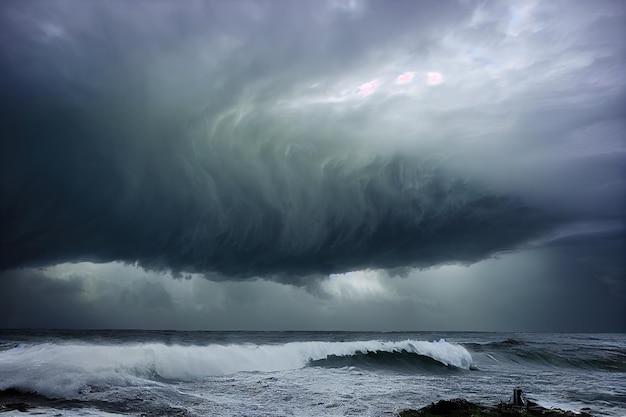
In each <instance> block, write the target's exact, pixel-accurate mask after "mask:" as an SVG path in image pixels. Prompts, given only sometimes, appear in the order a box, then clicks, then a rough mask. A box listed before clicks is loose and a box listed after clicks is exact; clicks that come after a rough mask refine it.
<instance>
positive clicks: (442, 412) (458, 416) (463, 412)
mask: <svg viewBox="0 0 626 417" xmlns="http://www.w3.org/2000/svg"><path fill="white" fill-rule="evenodd" d="M515 416H524V417H535V416H537V417H539V416H541V417H591V414H589V413H588V412H586V411H584V412H580V413H574V412H572V411H564V410H560V409H557V408H544V407H541V406H540V405H538V404H536V403H533V402H532V401H527V405H526V406H524V407H519V406H515V405H513V404H507V403H500V404H497V405H495V406H491V407H489V406H484V405H480V404H476V403H472V402H470V401H467V400H464V399H462V398H456V399H453V400H441V401H438V402H436V403H432V404H430V405H427V406H426V407H423V408H421V409H419V410H403V411H401V412H400V417H515Z"/></svg>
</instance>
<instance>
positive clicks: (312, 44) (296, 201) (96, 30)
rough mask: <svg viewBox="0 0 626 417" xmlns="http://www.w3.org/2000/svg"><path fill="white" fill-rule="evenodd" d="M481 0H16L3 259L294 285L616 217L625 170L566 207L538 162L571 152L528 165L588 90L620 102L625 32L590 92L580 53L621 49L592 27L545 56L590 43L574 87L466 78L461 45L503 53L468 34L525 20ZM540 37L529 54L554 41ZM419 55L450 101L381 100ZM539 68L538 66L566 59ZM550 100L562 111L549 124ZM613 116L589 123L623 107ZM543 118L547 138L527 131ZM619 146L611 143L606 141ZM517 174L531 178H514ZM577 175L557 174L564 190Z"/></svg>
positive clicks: (442, 97)
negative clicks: (590, 37)
mask: <svg viewBox="0 0 626 417" xmlns="http://www.w3.org/2000/svg"><path fill="white" fill-rule="evenodd" d="M603 7H605V8H607V9H617V10H621V8H620V7H618V6H615V5H611V4H610V3H607V4H606V5H604V6H603ZM480 10H482V6H479V5H478V4H473V3H471V2H461V3H443V4H442V3H440V2H435V3H432V4H430V3H425V2H398V3H395V4H394V7H387V6H386V5H385V4H384V3H383V2H371V3H369V2H363V3H361V2H329V3H317V2H315V3H313V2H312V3H300V2H298V3H296V2H284V3H283V2H228V3H226V2H192V3H188V4H187V5H186V6H185V7H184V8H183V7H179V6H177V5H175V3H173V2H145V3H143V2H137V3H132V4H129V3H127V2H119V3H118V2H107V3H96V2H93V3H91V2H55V3H51V2H35V1H33V2H30V1H28V2H6V3H3V5H2V13H1V17H0V19H1V23H2V29H0V48H1V54H0V63H1V66H0V68H1V69H0V83H1V87H2V91H3V93H2V94H3V96H2V100H1V102H0V110H1V111H2V114H3V118H2V122H1V123H2V130H3V132H2V142H1V145H0V146H1V149H0V151H1V152H0V173H1V175H2V181H1V188H0V201H1V202H0V227H1V228H2V237H1V242H0V245H1V251H0V267H1V268H3V269H7V268H14V267H20V266H33V265H48V264H54V263H59V262H66V261H79V260H90V261H97V262H107V261H124V262H128V263H135V262H137V263H139V264H140V265H142V266H145V267H148V268H152V269H171V270H174V271H198V272H207V273H208V272H217V273H219V274H222V275H226V276H229V277H240V278H243V277H250V276H258V275H264V276H276V277H281V279H286V280H289V281H291V282H293V281H294V280H296V279H297V278H296V277H302V276H305V275H309V274H324V273H330V272H340V271H347V270H354V269H361V268H367V267H374V268H391V267H399V266H420V267H421V266H430V265H434V264H439V263H448V262H475V261H478V260H480V259H483V258H485V257H487V256H489V255H491V254H493V253H495V252H500V251H505V250H509V249H513V248H515V247H517V246H519V245H520V244H523V243H525V242H527V241H528V240H529V239H532V238H535V237H537V236H539V235H541V234H542V233H544V232H547V231H550V230H551V229H552V228H553V227H554V226H556V225H558V224H559V223H561V222H567V221H570V220H573V219H572V217H573V216H574V215H579V214H580V213H581V212H584V214H585V215H586V216H588V217H592V218H593V217H598V216H606V215H611V216H613V217H615V216H616V215H617V214H616V212H617V210H615V209H612V210H608V209H607V210H605V211H606V212H608V213H609V214H606V213H605V211H599V210H597V208H598V207H603V209H604V208H606V207H607V204H608V205H610V206H611V207H615V205H616V204H618V203H615V201H616V200H619V193H617V192H616V191H614V190H615V187H616V185H615V184H616V181H617V182H618V183H620V182H621V183H622V184H623V175H622V174H621V173H619V172H618V173H617V174H616V173H615V172H614V171H611V172H610V173H609V174H607V175H601V176H600V178H599V180H597V181H592V183H591V186H590V187H589V189H597V186H598V185H599V182H602V183H610V184H612V185H611V186H610V187H614V188H610V187H609V189H610V190H613V191H610V192H606V193H604V194H602V193H599V198H597V199H596V200H594V201H595V203H594V204H591V203H588V202H589V201H590V200H589V199H585V203H584V204H586V205H588V206H590V208H588V209H586V210H582V209H581V210H575V209H574V210H569V212H568V213H567V214H564V210H563V209H562V207H560V206H559V204H556V203H554V200H555V199H554V198H548V197H546V198H544V197H543V196H544V195H545V194H550V195H551V193H550V192H549V191H550V188H549V187H548V186H547V185H546V186H545V187H544V186H542V185H541V184H539V183H537V175H538V174H535V175H534V176H533V175H532V174H533V173H536V172H539V173H541V172H545V169H546V167H550V166H554V163H555V162H559V163H563V164H565V166H566V167H567V169H570V168H571V167H572V165H569V164H568V163H567V162H563V161H565V159H561V158H560V157H559V158H558V161H555V160H550V159H548V160H546V161H545V162H541V163H540V166H536V165H533V164H532V163H531V162H529V161H535V160H536V159H533V155H532V154H533V152H537V153H540V152H542V151H543V152H546V150H548V154H549V155H555V154H558V152H555V151H554V150H552V151H550V150H549V149H550V148H546V146H547V145H545V143H544V142H543V141H541V140H539V138H542V137H544V138H545V137H550V136H551V135H554V129H555V126H557V127H558V130H559V131H561V132H567V133H572V132H575V131H576V129H579V128H581V126H580V120H579V119H576V123H572V120H571V119H572V117H571V114H580V113H581V112H584V111H585V108H586V105H585V104H584V103H586V102H593V100H591V101H588V100H590V99H591V98H593V99H594V100H601V101H602V100H605V99H606V100H613V102H615V103H623V97H624V88H623V82H622V81H623V80H621V79H619V78H615V77H616V75H615V74H613V73H612V72H611V71H612V68H613V67H614V66H615V65H618V64H620V63H621V62H623V55H624V51H623V47H621V48H617V50H615V51H614V50H612V49H611V48H612V46H611V44H609V46H608V47H607V48H608V50H609V52H611V53H605V55H608V57H606V59H607V60H609V61H610V59H611V58H612V59H613V60H614V61H615V62H612V61H610V62H609V61H607V62H608V64H607V65H608V67H606V68H599V69H597V73H598V74H600V75H602V76H605V77H607V78H606V79H603V80H601V81H602V82H605V84H607V85H603V84H602V82H599V84H598V83H596V84H598V85H596V86H595V87H593V88H591V87H590V86H589V85H587V84H585V83H582V84H578V85H579V86H580V90H579V91H577V92H576V94H573V93H572V94H570V93H563V91H565V90H564V86H565V85H566V84H567V85H570V84H569V83H571V82H572V80H581V79H584V75H585V74H586V73H587V72H588V71H589V70H590V69H591V67H592V66H593V62H592V63H589V62H588V59H587V61H585V59H584V58H585V57H586V56H587V55H588V54H589V53H590V52H591V51H593V50H594V48H596V47H597V45H598V44H599V43H603V42H604V43H605V38H604V35H603V34H602V33H601V32H602V29H601V28H597V27H595V26H594V32H593V33H594V36H596V37H598V38H599V40H597V41H596V42H592V41H588V43H586V44H582V45H577V44H576V45H570V44H568V45H560V44H558V45H560V46H562V47H563V49H562V50H550V49H549V48H553V47H554V46H550V47H549V48H548V50H546V51H544V50H543V49H541V51H543V53H542V54H538V57H539V58H546V59H549V58H550V57H552V56H553V55H554V54H557V53H560V54H565V53H566V52H568V51H570V50H571V51H574V52H577V54H574V59H573V60H572V68H573V69H572V70H571V71H570V72H567V73H566V74H565V75H566V76H567V77H570V78H569V79H567V80H566V81H562V80H561V81H559V80H552V79H546V77H547V76H546V75H545V74H544V75H542V76H540V77H537V79H538V80H537V79H535V78H530V79H529V78H528V76H526V72H523V71H519V70H517V69H515V68H514V70H512V74H513V75H512V76H511V78H510V79H508V80H507V81H510V82H514V84H512V85H510V86H509V85H508V84H507V83H503V82H501V81H499V82H500V84H495V81H494V80H493V79H491V80H490V81H489V83H491V84H486V85H483V84H482V83H486V82H487V81H485V80H486V77H485V76H483V75H481V76H474V75H473V74H472V73H471V72H470V73H468V72H465V71H457V74H458V75H457V80H456V81H455V79H454V75H453V74H454V71H453V70H452V69H453V68H455V67H454V65H456V64H455V63H454V62H448V61H449V60H448V58H447V57H448V56H449V55H454V54H455V53H457V52H458V51H457V50H456V49H455V48H460V49H461V50H463V51H465V52H464V53H466V54H468V56H470V57H471V59H476V60H484V59H485V58H484V57H482V55H481V54H483V52H481V50H480V48H474V49H471V50H469V49H468V46H467V45H465V44H463V39H471V36H474V37H476V38H477V39H479V38H485V37H487V38H488V37H489V36H492V37H500V38H502V39H505V38H506V39H508V38H507V36H508V37H514V36H515V32H516V31H521V30H523V29H524V28H525V26H524V24H526V23H524V22H525V20H524V19H525V17H524V16H523V15H522V14H520V16H517V15H515V13H517V12H516V11H513V13H512V14H511V12H510V11H509V10H508V9H506V8H502V7H499V6H498V7H496V6H494V9H493V10H491V11H490V12H491V13H493V14H496V15H499V16H501V17H502V19H503V21H504V20H506V19H511V22H512V23H511V24H510V25H509V26H510V27H506V28H503V27H500V26H499V25H498V24H496V23H493V22H490V21H489V19H487V20H485V19H483V18H481V17H480V13H479V12H480ZM548 11H549V10H548ZM511 16H512V17H511ZM551 16H552V15H550V17H551ZM514 18H515V19H514ZM594 19H595V20H594V23H595V22H597V21H598V20H602V19H604V20H606V21H608V22H613V18H611V17H606V16H604V15H603V14H600V15H598V16H596V17H595V18H594ZM565 20H567V19H565ZM570 20H572V19H570ZM568 21H569V20H568ZM572 21H574V22H575V21H576V19H573V20H572ZM520 22H521V23H520ZM607 26H610V25H609V24H607ZM583 27H584V28H586V26H584V25H583ZM557 29H558V27H557ZM459 30H460V31H462V33H461V34H460V35H459V36H456V35H457V34H456V32H457V31H459ZM555 30H556V29H555ZM509 32H510V33H509ZM557 32H558V30H557ZM532 33H533V34H532V35H531V36H529V37H528V39H529V40H528V45H525V46H528V47H530V48H532V47H534V46H535V45H539V46H541V47H542V48H543V47H544V46H543V44H544V43H545V42H543V41H544V40H545V39H543V38H541V36H540V35H538V34H536V33H535V32H532ZM559 33H560V32H559ZM551 34H552V33H548V35H551ZM461 35H463V36H461ZM465 35H467V37H465ZM511 42H512V41H511ZM539 46H537V47H538V48H539ZM614 49H615V48H614ZM467 51H469V52H467ZM500 53H501V54H502V56H499V55H498V54H500ZM544 55H545V57H544ZM407 56H408V57H409V58H410V59H409V58H406V57H407ZM422 58H423V60H424V61H428V62H429V63H430V65H435V64H437V65H440V66H442V67H446V68H448V67H449V68H451V70H450V71H449V72H446V73H445V74H444V76H445V77H446V80H445V82H446V84H443V85H442V86H441V88H440V89H439V93H435V92H431V91H430V90H429V91H426V90H424V93H423V95H424V96H425V97H426V98H427V99H428V100H427V102H426V103H423V102H421V101H420V100H417V99H411V98H407V97H404V96H402V95H398V94H395V93H393V91H395V90H393V91H392V89H393V88H400V87H397V86H396V85H395V84H394V82H393V78H391V79H389V80H387V81H386V84H385V85H386V86H388V87H389V91H388V92H387V93H385V94H383V93H377V92H373V91H372V93H373V94H372V95H371V97H370V96H369V95H370V91H369V90H367V89H365V90H363V89H362V86H363V85H366V86H367V85H370V86H374V87H372V88H378V87H375V86H378V83H380V82H379V81H378V78H377V77H379V75H378V74H379V73H380V72H381V71H382V72H384V71H387V69H384V68H383V69H381V68H379V67H380V64H381V62H387V63H390V65H391V63H393V65H392V66H393V71H395V72H392V73H393V74H394V76H395V75H397V73H398V71H397V70H396V68H402V66H404V67H407V66H408V67H409V68H408V69H409V70H410V69H412V67H411V65H413V64H414V62H417V61H419V60H420V59H422ZM492 58H495V60H496V61H494V62H492V63H488V62H487V63H485V64H484V65H485V71H486V73H487V72H488V71H492V72H493V71H495V72H497V71H504V70H502V69H501V68H500V66H501V65H502V62H504V61H506V59H508V58H509V56H508V55H507V47H506V45H504V46H503V47H502V50H498V51H497V54H496V55H495V56H493V57H492ZM591 58H592V59H593V58H594V57H593V56H592V57H591ZM464 59H465V58H464ZM467 59H470V58H467ZM516 59H517V58H516ZM498 60H502V62H498ZM528 61H529V62H530V63H533V64H534V65H535V66H536V67H535V70H536V71H537V73H540V72H541V70H542V69H543V70H544V73H549V71H547V70H555V71H556V70H557V69H558V66H556V67H554V68H552V67H550V66H549V64H545V62H544V67H542V64H541V63H542V62H543V61H539V62H533V61H534V58H531V59H529V60H528ZM481 62H482V61H481ZM529 62H520V63H517V62H513V63H512V64H511V65H518V66H520V67H521V66H523V65H530V64H529ZM564 62H569V61H564ZM473 65H475V64H472V65H470V67H471V66H473ZM537 66H538V67H537ZM546 66H548V67H546ZM506 68H508V67H506ZM428 69H432V68H425V70H428ZM593 69H594V70H595V69H596V68H595V67H593ZM390 71H391V70H390ZM507 71H508V70H507ZM507 74H508V72H507ZM461 76H466V77H469V78H468V79H467V80H463V79H459V78H458V77H461ZM448 78H449V79H448ZM370 80H373V81H372V83H371V84H366V82H367V81H370ZM455 83H457V84H455ZM319 85H321V86H324V88H325V90H324V92H323V93H317V91H318V89H319V88H320V87H319ZM455 86H456V87H455ZM503 86H504V87H503ZM546 86H550V87H549V88H547V89H546ZM366 88H369V87H366ZM385 88H387V87H385ZM500 88H504V89H505V90H502V91H500V90H498V89H500ZM509 88H510V91H511V92H510V94H509V92H508V89H509ZM494 90H497V91H495V92H494ZM518 90H519V91H518ZM483 91H484V97H482V96H481V95H480V94H477V92H483ZM520 91H521V92H520ZM503 92H505V93H507V94H505V95H504V96H503V98H502V97H491V96H490V95H491V94H496V95H498V94H500V95H502V93H503ZM392 93H393V94H392ZM376 94H378V95H376ZM394 94H395V95H394ZM420 94H422V93H420ZM533 94H535V95H537V96H533ZM537 97H539V99H537ZM546 108H548V109H549V108H556V109H557V110H559V111H558V112H557V113H555V116H543V115H542V114H541V112H542V111H545V110H546ZM605 110H606V111H596V112H595V113H592V114H590V115H589V117H588V119H587V120H585V122H584V123H583V126H582V127H587V126H597V125H598V124H602V123H604V122H606V121H607V120H609V121H610V122H614V121H615V120H621V118H622V116H623V113H622V112H620V111H617V110H615V108H612V109H610V110H607V109H605ZM507 112H508V114H510V115H513V116H515V120H513V121H512V122H509V121H508V120H507V117H509V116H508V115H507ZM537 113H540V114H537ZM535 115H536V116H537V117H535V120H534V121H533V126H535V128H534V129H535V130H534V131H530V133H529V130H528V129H519V128H517V127H516V126H517V124H516V123H519V121H520V120H525V118H529V117H532V116H535ZM485 126H487V128H485ZM492 129H495V130H492ZM619 129H622V127H618V130H619ZM531 130H532V129H531ZM620 131H623V130H620ZM526 135H528V136H529V137H528V138H526V137H525V136H526ZM477 138H478V139H479V140H478V142H476V140H477ZM495 139H497V140H498V143H494V140H495ZM531 139H532V140H531ZM527 140H528V143H530V145H528V146H527V145H525V143H527ZM568 145H569V143H567V142H565V139H564V138H562V139H559V141H557V142H556V143H553V144H552V145H551V146H554V147H555V148H556V149H558V150H560V149H561V148H560V147H559V146H563V147H565V148H567V147H568ZM606 146H607V149H609V150H611V151H613V150H614V149H613V146H614V142H611V138H610V137H609V139H607V142H606ZM494 149H495V151H494ZM494 153H496V154H497V155H496V156H495V157H494V155H493V154H494ZM583 153H584V152H583ZM566 159H567V160H570V159H571V158H569V157H568V158H566ZM616 159H617V160H618V162H617V163H616V164H615V166H623V165H620V164H621V163H623V160H624V158H623V155H620V156H618V157H616ZM509 160H513V162H509ZM594 167H595V165H594ZM509 169H511V171H509ZM567 169H564V170H563V172H568V171H567ZM516 170H517V173H518V174H519V176H521V177H526V174H529V175H528V177H527V178H528V179H527V180H521V181H520V180H519V179H517V178H516V179H512V178H508V175H507V174H508V173H509V172H515V171H516ZM581 175H583V176H584V174H581ZM529 184H536V188H537V189H538V191H537V192H535V191H534V188H533V187H529ZM571 185H572V183H571V182H569V180H568V178H566V176H563V175H560V176H559V177H558V178H557V179H556V180H555V181H554V184H551V185H550V187H552V188H554V189H559V190H562V189H563V187H565V188H566V189H571V188H570V187H571ZM604 189H605V188H604ZM581 192H583V193H584V192H585V189H582V191H581ZM565 194H566V196H567V197H571V196H572V195H573V194H572V193H571V192H566V193H565ZM616 195H617V197H616ZM586 196H587V195H585V196H584V197H586ZM558 200H559V201H562V199H560V198H559V199H558ZM572 200H575V201H574V203H573V206H574V208H576V207H578V206H579V205H580V206H582V205H584V204H583V203H582V202H580V203H579V201H580V200H582V199H581V198H578V199H576V198H573V199H572ZM528 201H532V202H533V205H532V206H531V205H529V204H528ZM607 202H608V203H607ZM620 204H621V203H620ZM568 208H570V209H571V208H572V205H570V206H569V207H568ZM572 213H573V214H572Z"/></svg>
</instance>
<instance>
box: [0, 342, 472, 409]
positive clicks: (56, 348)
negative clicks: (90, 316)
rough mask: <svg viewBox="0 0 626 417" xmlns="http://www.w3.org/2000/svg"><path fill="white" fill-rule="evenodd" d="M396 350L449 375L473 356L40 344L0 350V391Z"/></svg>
mask: <svg viewBox="0 0 626 417" xmlns="http://www.w3.org/2000/svg"><path fill="white" fill-rule="evenodd" d="M401 351H407V352H411V353H415V354H418V355H423V356H428V357H430V358H432V359H434V360H436V361H439V362H441V363H442V364H444V365H448V366H453V367H456V368H462V369H469V368H470V366H471V365H472V357H471V355H470V353H469V352H468V351H467V350H466V349H465V348H464V347H462V346H460V345H457V344H452V343H448V342H446V341H444V340H439V341H433V342H427V341H418V340H404V341H394V342H390V341H387V342H383V341H374V340H370V341H352V342H315V341H309V342H290V343H284V344H264V345H263V344H260V345H258V344H230V345H220V344H210V345H204V346H200V345H167V344H162V343H132V344H93V343H63V344H54V343H41V344H32V345H29V344H22V345H19V346H16V347H14V348H12V349H8V350H4V351H0V389H7V388H18V389H23V390H30V391H35V392H38V393H41V394H44V395H49V396H61V397H75V396H76V395H79V394H80V392H81V391H82V390H85V389H91V388H92V387H97V386H100V385H103V386H111V385H121V386H128V385H137V384H159V383H160V381H162V380H163V379H165V380H184V381H193V380H197V379H202V378H207V377H213V376H221V375H228V374H234V373H237V372H272V371H283V370H290V369H299V368H303V367H306V366H307V365H308V364H309V363H310V362H311V361H315V360H320V359H325V358H328V357H329V356H331V355H334V356H349V355H354V354H357V353H367V352H401Z"/></svg>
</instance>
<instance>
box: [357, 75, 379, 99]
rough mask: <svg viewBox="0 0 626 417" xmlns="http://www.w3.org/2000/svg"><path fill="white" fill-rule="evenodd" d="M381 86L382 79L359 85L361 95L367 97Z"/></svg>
mask: <svg viewBox="0 0 626 417" xmlns="http://www.w3.org/2000/svg"><path fill="white" fill-rule="evenodd" d="M379 86H380V81H378V79H375V80H372V81H368V82H366V83H365V84H361V85H360V86H359V95H360V96H361V97H367V96H369V95H370V94H372V93H374V92H375V91H376V90H377V89H378V87H379Z"/></svg>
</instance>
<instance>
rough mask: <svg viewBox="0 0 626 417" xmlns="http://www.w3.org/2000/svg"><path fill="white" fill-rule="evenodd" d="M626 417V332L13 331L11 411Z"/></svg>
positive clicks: (8, 335)
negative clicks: (458, 409) (513, 405)
mask: <svg viewBox="0 0 626 417" xmlns="http://www.w3.org/2000/svg"><path fill="white" fill-rule="evenodd" d="M518 386H519V387H521V388H522V389H523V390H524V392H525V393H526V395H527V396H528V397H529V398H531V399H533V400H535V401H537V402H538V403H539V404H541V405H544V406H549V407H559V408H562V409H568V410H574V411H578V410H580V409H582V408H585V407H587V408H590V409H591V410H592V413H593V415H598V416H626V335H625V334H547V333H541V334H533V333H457V332H453V333H450V332H397V333H396V332H392V333H379V332H373V333H369V332H200V331H198V332H195V331H192V332H180V331H143V330H137V331H135V330H128V331H120V330H94V331H82V330H81V331H32V330H2V331H0V390H2V391H1V395H0V399H2V398H4V402H5V403H6V402H7V401H9V400H11V399H15V401H18V400H19V401H20V402H23V403H26V404H27V405H28V407H26V408H24V409H23V410H22V411H18V410H14V411H8V412H6V413H4V414H3V415H20V416H24V415H29V414H32V415H35V414H37V415H58V416H66V415H67V416H78V415H80V416H92V415H105V416H114V415H150V416H151V415H155V416H156V415H160V416H394V415H396V414H397V413H398V412H399V411H400V410H402V409H405V408H419V407H421V406H424V405H427V404H429V403H431V402H433V401H437V400H439V399H448V398H455V397H463V398H466V399H469V400H472V401H476V402H480V403H484V404H494V403H497V402H499V401H506V400H508V399H509V397H510V395H511V393H512V391H513V388H514V387H518Z"/></svg>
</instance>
